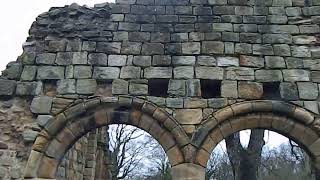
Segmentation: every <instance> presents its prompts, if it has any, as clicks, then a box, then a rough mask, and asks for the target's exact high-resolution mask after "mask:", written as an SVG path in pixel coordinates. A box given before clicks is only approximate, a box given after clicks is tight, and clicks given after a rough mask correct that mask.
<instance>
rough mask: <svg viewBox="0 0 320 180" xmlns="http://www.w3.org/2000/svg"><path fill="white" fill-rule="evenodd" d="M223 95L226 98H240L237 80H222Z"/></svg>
mask: <svg viewBox="0 0 320 180" xmlns="http://www.w3.org/2000/svg"><path fill="white" fill-rule="evenodd" d="M221 96H222V97H225V98H238V84H237V81H222V83H221Z"/></svg>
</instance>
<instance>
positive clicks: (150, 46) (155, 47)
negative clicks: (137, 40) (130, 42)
mask: <svg viewBox="0 0 320 180" xmlns="http://www.w3.org/2000/svg"><path fill="white" fill-rule="evenodd" d="M141 54H143V55H162V54H164V45H163V44H161V43H144V44H143V45H142V50H141Z"/></svg>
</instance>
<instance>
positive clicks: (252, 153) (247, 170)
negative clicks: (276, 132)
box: [226, 129, 265, 180]
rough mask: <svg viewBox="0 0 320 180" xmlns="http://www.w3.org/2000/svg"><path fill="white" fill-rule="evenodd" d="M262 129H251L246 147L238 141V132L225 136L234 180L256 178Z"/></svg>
mask: <svg viewBox="0 0 320 180" xmlns="http://www.w3.org/2000/svg"><path fill="white" fill-rule="evenodd" d="M263 138H264V130H261V129H253V130H251V135H250V140H249V144H248V147H247V148H244V147H243V146H242V144H241V142H240V132H237V133H234V134H232V135H230V136H229V137H227V138H226V145H227V152H228V156H229V159H230V162H231V166H232V171H233V175H234V179H235V180H257V179H258V176H257V175H258V167H259V165H260V162H261V157H262V148H263V146H264V144H265V142H264V139H263Z"/></svg>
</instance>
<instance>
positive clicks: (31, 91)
mask: <svg viewBox="0 0 320 180" xmlns="http://www.w3.org/2000/svg"><path fill="white" fill-rule="evenodd" d="M41 92H42V82H18V83H17V88H16V94H17V95H20V96H36V95H39V94H40V93H41Z"/></svg>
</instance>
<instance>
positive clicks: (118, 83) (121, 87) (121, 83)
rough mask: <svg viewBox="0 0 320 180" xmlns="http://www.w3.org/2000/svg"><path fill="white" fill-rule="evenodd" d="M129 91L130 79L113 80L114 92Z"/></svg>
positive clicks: (116, 93) (126, 92)
mask: <svg viewBox="0 0 320 180" xmlns="http://www.w3.org/2000/svg"><path fill="white" fill-rule="evenodd" d="M128 93H129V83H128V81H125V80H122V79H115V80H113V82H112V94H115V95H119V94H128Z"/></svg>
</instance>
